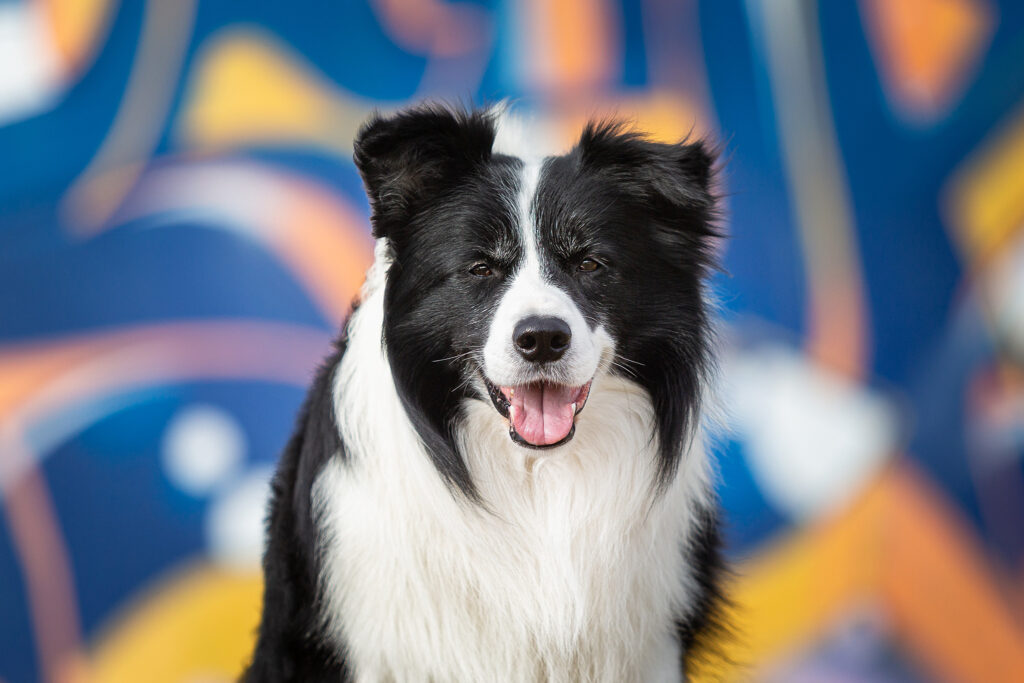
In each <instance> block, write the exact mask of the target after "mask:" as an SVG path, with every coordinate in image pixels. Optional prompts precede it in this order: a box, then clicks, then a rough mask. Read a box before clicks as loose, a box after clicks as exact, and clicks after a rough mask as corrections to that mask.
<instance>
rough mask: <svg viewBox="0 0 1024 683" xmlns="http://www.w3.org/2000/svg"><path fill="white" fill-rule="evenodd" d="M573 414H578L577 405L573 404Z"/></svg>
mask: <svg viewBox="0 0 1024 683" xmlns="http://www.w3.org/2000/svg"><path fill="white" fill-rule="evenodd" d="M572 412H573V415H575V414H576V404H575V403H573V404H572Z"/></svg>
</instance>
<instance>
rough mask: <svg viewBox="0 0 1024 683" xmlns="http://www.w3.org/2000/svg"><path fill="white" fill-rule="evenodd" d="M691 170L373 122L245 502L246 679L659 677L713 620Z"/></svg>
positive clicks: (525, 135) (428, 108)
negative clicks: (308, 333)
mask: <svg viewBox="0 0 1024 683" xmlns="http://www.w3.org/2000/svg"><path fill="white" fill-rule="evenodd" d="M712 157H713V155H712V153H711V152H710V151H709V150H708V148H707V146H706V145H705V144H703V143H701V142H694V143H685V142H684V143H679V144H661V143H657V142H653V141H650V140H649V139H647V138H646V137H645V136H643V135H642V134H640V133H637V132H634V131H632V130H630V129H629V128H627V127H626V126H624V125H623V124H620V123H615V122H594V123H591V124H589V125H588V126H587V127H586V128H585V130H583V132H582V135H581V136H580V138H579V140H578V142H577V143H576V144H575V146H574V147H572V149H571V150H570V151H569V152H568V153H564V154H562V155H554V156H545V155H544V154H543V153H541V152H540V151H539V150H537V149H536V146H535V145H534V144H532V141H531V137H530V135H529V131H528V130H526V129H525V128H524V127H523V126H522V125H520V124H519V123H517V121H516V120H515V119H514V118H512V117H511V116H509V115H508V113H507V112H506V111H504V110H503V109H499V108H494V109H489V110H482V111H462V110H458V109H451V108H447V107H444V106H439V105H425V106H420V107H418V108H414V109H409V110H405V111H403V112H401V113H398V114H396V115H393V116H386V117H385V116H380V115H377V116H374V117H373V118H371V119H370V120H369V122H367V123H366V124H365V125H364V126H363V127H362V129H361V130H360V132H359V135H358V138H357V140H356V142H355V157H354V158H355V163H356V166H357V167H358V169H359V171H360V173H361V175H362V178H363V181H364V183H365V186H366V191H367V194H368V195H369V199H370V205H371V208H372V222H373V234H374V236H375V237H376V240H377V243H376V253H375V262H374V264H373V266H372V267H371V268H370V270H369V273H368V274H367V279H366V284H365V285H364V288H363V291H362V294H361V303H359V304H358V305H357V307H356V309H355V311H354V312H353V314H352V315H351V317H350V318H349V320H348V322H347V324H346V325H345V330H344V333H343V334H342V336H341V339H340V341H339V342H338V343H337V350H336V351H335V353H334V354H333V355H332V356H331V357H330V358H329V359H328V360H327V362H326V364H325V365H324V366H323V368H322V369H321V370H320V372H319V374H318V376H317V378H316V380H315V383H314V385H313V387H312V389H311V391H310V393H309V396H308V398H307V400H306V403H305V406H304V408H303V410H302V413H301V416H300V418H299V421H298V426H297V429H296V431H295V434H294V435H293V437H292V439H291V441H290V442H289V444H288V446H287V448H286V450H285V452H284V455H283V458H282V460H281V463H280V466H279V469H278V471H277V475H276V477H275V479H274V482H273V492H272V502H271V509H270V516H269V521H268V542H267V549H266V554H265V558H264V572H265V579H266V586H265V593H264V598H263V615H262V623H261V625H260V629H259V638H258V643H257V645H256V649H255V652H254V655H253V659H252V663H251V665H250V667H249V669H248V671H247V673H246V674H245V677H246V678H245V680H247V681H355V682H364V681H365V682H371V681H372V682H377V681H394V682H396V683H401V682H404V681H435V682H438V683H444V682H448V681H467V682H473V683H481V682H491V681H493V682H495V683H497V682H502V683H504V682H508V681H515V682H518V681H524V682H525V681H531V682H532V681H614V682H616V683H619V682H623V681H637V682H644V683H646V682H647V681H681V680H684V679H685V678H686V673H687V671H686V669H687V665H688V664H691V663H692V660H693V653H694V652H696V651H697V650H698V648H697V644H698V642H699V641H700V640H701V639H702V636H706V634H707V633H708V630H709V628H710V627H711V626H712V625H713V624H714V616H715V615H716V606H717V605H718V604H719V588H718V586H719V582H718V577H719V574H720V570H721V561H720V559H719V554H718V530H717V522H716V501H715V498H714V495H713V492H712V488H711V484H710V480H711V466H710V463H709V458H708V455H707V453H706V451H705V446H704V443H703V439H702V437H701V427H700V412H701V399H702V397H703V395H704V394H705V393H706V388H707V387H708V383H709V379H710V375H711V368H712V366H713V356H712V353H711V351H712V349H711V347H712V343H711V331H712V324H711V323H712V321H711V312H710V309H709V304H708V301H707V296H706V291H705V288H706V277H707V275H708V272H709V270H710V269H711V268H712V267H714V255H713V251H714V245H713V241H714V239H715V237H716V227H715V218H716V202H715V197H714V192H713V182H712V180H713V178H712V175H713V162H714V159H713V158H712Z"/></svg>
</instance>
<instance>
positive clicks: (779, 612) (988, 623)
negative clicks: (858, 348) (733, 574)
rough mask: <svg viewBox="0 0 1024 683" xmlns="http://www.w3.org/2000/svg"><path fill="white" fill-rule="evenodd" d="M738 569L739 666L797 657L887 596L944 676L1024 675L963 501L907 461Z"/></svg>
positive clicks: (1022, 652) (1020, 651)
mask: <svg viewBox="0 0 1024 683" xmlns="http://www.w3.org/2000/svg"><path fill="white" fill-rule="evenodd" d="M737 574H738V576H739V578H738V579H737V580H736V581H735V583H734V585H733V586H732V587H731V589H730V591H729V592H730V596H731V598H732V600H733V602H734V603H735V605H736V608H735V613H734V615H733V621H734V623H735V624H736V626H737V629H736V630H737V632H738V634H739V637H738V638H737V639H735V640H734V641H732V642H728V643H726V644H725V647H724V650H725V655H726V656H727V657H728V658H729V659H730V660H732V661H735V662H740V663H755V664H770V663H771V662H772V661H777V660H780V659H785V658H789V657H792V656H794V655H795V654H797V652H798V651H799V650H800V648H802V647H806V644H807V643H810V642H814V641H815V639H816V638H817V637H818V636H819V634H820V631H821V629H822V628H823V627H824V626H825V625H827V624H829V623H832V622H833V621H834V620H835V619H836V618H837V617H839V616H840V615H841V614H842V612H843V610H845V609H848V608H849V607H850V606H851V605H855V604H858V603H860V602H863V601H864V600H870V599H873V598H876V597H882V598H884V607H885V609H886V611H887V614H889V615H890V616H891V617H892V618H893V620H894V622H895V626H896V629H897V637H898V638H900V639H901V640H902V641H903V642H906V643H907V644H908V645H909V646H910V647H911V648H912V649H913V650H914V651H915V654H916V655H917V657H918V658H919V659H920V660H921V661H923V662H925V663H926V664H927V665H928V666H929V667H930V668H931V670H932V671H934V672H936V673H937V674H941V675H939V678H940V679H943V680H946V679H949V680H964V681H979V683H980V682H981V681H1002V680H1006V681H1010V680H1019V674H1020V672H1022V671H1024V668H1021V667H1024V659H1022V658H1024V630H1022V626H1021V624H1020V623H1018V622H1015V621H1014V619H1013V616H1012V607H1011V606H1010V605H1012V601H1011V600H1010V599H1008V598H1009V596H1010V594H1011V593H1012V589H1010V587H1007V590H1006V591H1003V590H1002V588H1001V586H1000V583H999V580H998V577H997V575H996V574H995V572H993V571H992V570H991V568H990V567H989V566H988V564H987V562H986V560H985V554H984V552H983V550H982V549H981V548H980V547H979V546H978V544H977V543H976V542H975V540H974V538H973V534H972V533H971V532H970V530H969V529H968V528H967V527H966V525H965V524H964V522H963V521H962V520H960V519H959V518H958V517H957V516H956V513H955V507H954V506H953V504H952V503H950V502H948V501H945V500H944V499H943V498H942V497H941V495H940V494H939V493H938V492H937V491H936V490H935V489H934V488H933V487H932V485H931V484H930V483H928V482H927V481H926V480H925V479H924V477H923V476H922V475H921V474H920V473H919V472H917V471H916V470H914V469H912V468H910V467H908V466H906V465H903V464H901V465H897V466H894V467H891V468H889V469H887V470H885V471H884V472H883V473H882V475H881V476H880V477H879V478H878V479H877V480H876V481H875V482H874V483H873V484H872V485H870V486H868V487H867V488H866V490H865V492H864V493H863V494H862V496H861V497H860V498H859V499H858V500H857V501H856V502H855V503H854V504H852V505H850V506H849V507H848V508H847V509H846V510H845V511H843V512H842V513H841V514H838V515H836V516H834V517H831V518H828V519H824V520H821V521H820V522H818V523H816V524H814V525H812V526H810V527H808V528H807V529H806V530H803V531H800V532H798V533H796V534H793V535H791V536H788V537H786V538H784V539H782V540H781V541H779V542H777V543H775V544H774V545H772V546H770V547H768V548H766V549H765V550H763V551H762V552H760V553H759V554H758V555H757V556H756V557H755V558H753V559H751V560H750V561H748V562H746V563H743V564H741V565H740V566H739V567H737ZM997 669H998V671H997ZM1014 675H1016V676H1017V678H1014V677H1013V676H1014Z"/></svg>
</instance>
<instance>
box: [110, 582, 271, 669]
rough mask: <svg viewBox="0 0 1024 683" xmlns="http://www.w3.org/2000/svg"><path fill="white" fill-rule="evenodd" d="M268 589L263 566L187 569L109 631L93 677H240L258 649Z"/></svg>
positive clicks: (148, 592)
mask: <svg viewBox="0 0 1024 683" xmlns="http://www.w3.org/2000/svg"><path fill="white" fill-rule="evenodd" d="M262 588H263V582H262V577H261V575H260V573H259V572H251V573H245V572H239V571H228V570H224V569H219V568H217V567H215V566H211V565H207V564H203V563H195V564H193V565H191V566H186V567H184V568H181V569H179V570H178V571H176V572H174V573H173V574H172V575H170V576H169V577H166V578H164V579H163V580H161V581H159V582H157V583H155V584H154V585H152V586H150V587H149V588H148V589H147V590H146V591H144V592H143V594H142V595H140V596H138V597H136V598H135V599H134V600H133V601H132V602H131V603H130V605H129V606H128V607H127V608H125V609H123V610H122V611H121V613H120V614H119V615H118V616H117V617H116V618H115V619H114V620H113V622H112V623H111V624H110V625H109V626H107V627H106V628H105V629H104V630H103V632H102V634H101V635H100V637H99V638H97V640H96V643H97V644H96V647H95V648H94V650H93V652H92V655H91V657H90V674H91V675H90V680H91V681H92V683H124V682H125V681H147V683H180V682H181V681H234V680H236V679H237V677H238V676H239V674H241V672H242V669H243V668H244V666H245V665H246V663H247V662H248V660H249V657H250V656H251V654H252V648H253V644H254V643H255V634H256V628H257V626H258V625H259V612H260V604H261V595H262Z"/></svg>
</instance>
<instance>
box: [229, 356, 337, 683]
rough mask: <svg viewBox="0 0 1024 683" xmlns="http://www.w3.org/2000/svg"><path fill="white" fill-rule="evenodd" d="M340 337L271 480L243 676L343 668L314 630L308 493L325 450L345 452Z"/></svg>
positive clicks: (315, 572) (327, 454) (314, 545)
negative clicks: (256, 617)
mask: <svg viewBox="0 0 1024 683" xmlns="http://www.w3.org/2000/svg"><path fill="white" fill-rule="evenodd" d="M345 346H346V344H345V340H344V339H342V340H340V341H339V342H338V343H337V344H336V348H335V350H334V353H332V354H331V355H330V356H329V357H328V358H327V360H326V361H325V362H324V363H323V365H322V366H321V367H320V369H319V371H318V372H317V375H316V378H315V380H314V382H313V385H312V387H311V389H310V391H309V393H308V395H307V396H306V400H305V403H304V404H303V407H302V410H301V412H300V414H299V418H298V420H297V422H296V426H295V431H294V433H293V434H292V437H291V439H290V440H289V442H288V445H287V446H286V447H285V450H284V453H283V454H282V456H281V461H280V464H279V466H278V469H277V473H276V475H275V476H274V480H273V482H272V484H271V496H270V511H269V517H268V519H267V549H266V552H265V553H264V557H263V571H264V580H265V584H264V592H263V618H262V620H261V624H260V629H259V635H258V642H257V645H256V649H255V652H254V654H253V659H252V663H251V664H250V666H249V668H248V670H247V671H246V673H245V674H244V676H243V678H242V680H243V681H245V682H246V683H256V682H262V681H320V680H323V681H332V682H334V683H337V682H338V681H346V680H349V678H350V676H349V672H348V670H347V666H346V664H345V662H344V661H342V660H341V659H340V658H339V656H338V655H337V653H336V652H334V651H333V649H332V648H328V647H326V646H325V645H324V639H323V638H322V637H321V632H322V629H323V627H322V624H321V614H322V612H321V610H320V608H319V605H318V603H319V600H320V597H319V592H318V586H317V582H318V576H319V573H320V572H319V567H318V565H317V562H318V560H317V555H318V548H319V544H320V543H322V541H323V539H321V538H320V535H319V533H318V531H317V528H316V524H315V519H314V510H313V505H312V500H311V491H312V489H313V482H314V481H315V480H316V477H317V475H318V474H319V472H320V470H321V469H322V468H323V466H324V465H325V464H326V463H327V461H328V460H329V459H331V458H342V459H344V458H345V448H344V444H343V442H342V440H341V437H340V435H339V433H338V427H337V421H336V419H335V415H334V398H333V391H334V375H335V372H336V371H337V368H338V365H339V364H340V362H341V358H342V356H343V355H344V352H345Z"/></svg>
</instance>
